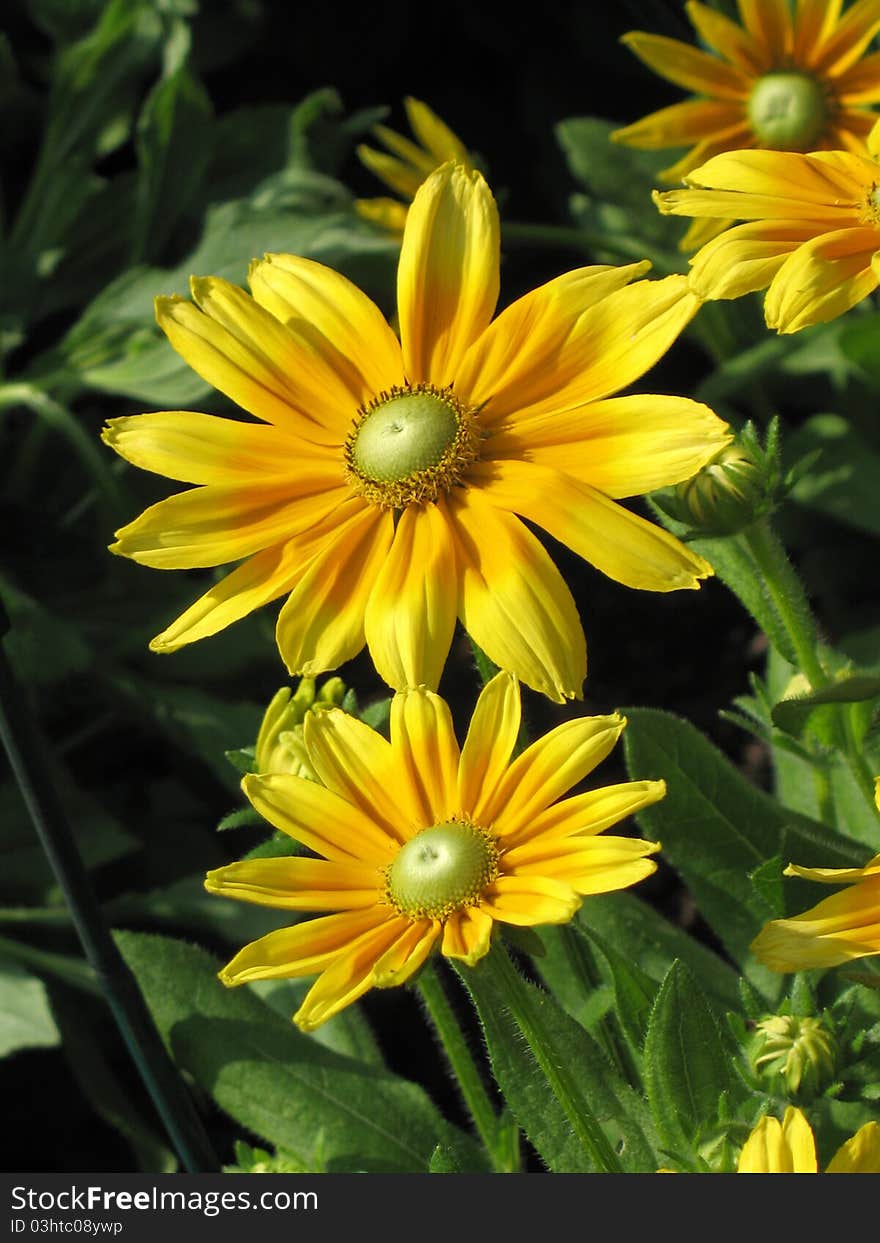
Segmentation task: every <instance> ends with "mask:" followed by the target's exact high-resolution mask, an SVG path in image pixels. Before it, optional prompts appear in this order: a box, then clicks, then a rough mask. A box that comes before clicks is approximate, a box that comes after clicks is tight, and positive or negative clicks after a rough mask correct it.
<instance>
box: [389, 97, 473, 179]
mask: <svg viewBox="0 0 880 1243" xmlns="http://www.w3.org/2000/svg"><path fill="white" fill-rule="evenodd" d="M403 106H404V108H405V109H406V117H407V120H408V121H409V124H410V128H411V129H412V132H413V133H414V134H415V136H416V138H418V140H419V142H420V143H421V144H422V146H423V147H424V148H425V149H426V150H428V151H430V153H431V155H432V156H433V157H434V161H435V166H436V165H439V164H445V163H446V161H447V160H457V161H458V162H459V164H467V163H468V158H469V157H468V150H467V147H465V145H464V143H463V142H462V141H461V139H460V138H459V137H458V135H457V134H455V133H454V132H453V131H452V130H451V129H450V128H449V126H448V125H446V124H445V123H444V122H443V121H441V120H440V118H439V117H438V116H437V114H436V112H432V111H431V109H430V108H429V107H428V105H427V104H425V103H422V101H421V100H420V99H414V98H413V96H412V95H407V97H406V98H405V99H404V101H403Z"/></svg>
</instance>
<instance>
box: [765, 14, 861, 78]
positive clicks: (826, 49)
mask: <svg viewBox="0 0 880 1243" xmlns="http://www.w3.org/2000/svg"><path fill="white" fill-rule="evenodd" d="M756 2H757V0H756ZM878 30H880V0H855V4H851V5H850V6H849V8H848V9H847V10H846V12H845V13H844V14H843V16H842V17H841V18H840V20H839V21H838V22H837V25H836V26H835V28H834V32H833V34H831V35H829V37H828V38H827V39H826V40H825V42H824V44H823V46H822V50H821V52H820V53H819V54H818V55H817V56H816V58H815V60H814V61H813V66H812V68H813V71H814V72H816V73H821V74H827V75H829V76H834V75H835V74H839V73H843V72H844V70H846V69H848V68H849V67H850V65H852V64H854V63H855V62H856V61H857V60H858V59H859V57H860V56H861V55H862V53H863V52H864V51H865V49H866V48H867V46H868V44H869V43H870V42H871V40H872V39H873V38H874V35H875V34H876V33H877V31H878Z"/></svg>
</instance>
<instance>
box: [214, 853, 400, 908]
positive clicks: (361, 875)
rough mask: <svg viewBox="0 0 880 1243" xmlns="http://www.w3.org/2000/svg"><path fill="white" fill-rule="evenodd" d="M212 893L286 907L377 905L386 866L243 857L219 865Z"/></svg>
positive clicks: (319, 860) (315, 860) (382, 888)
mask: <svg viewBox="0 0 880 1243" xmlns="http://www.w3.org/2000/svg"><path fill="white" fill-rule="evenodd" d="M205 888H206V889H207V890H208V892H209V893H216V894H219V895H220V896H221V897H225V898H238V899H240V900H242V901H245V902H255V903H257V904H258V905H260V906H274V907H278V908H279V909H280V910H285V911H350V910H356V909H358V908H362V907H367V906H375V905H376V903H377V902H378V901H379V900H380V899H381V898H382V895H383V894H384V892H385V889H384V884H383V877H382V873H381V871H380V870H379V869H378V868H377V867H376V866H375V865H374V866H372V867H369V866H367V865H366V864H364V863H361V862H357V863H349V862H344V863H343V862H328V861H327V860H325V859H294V858H287V859H244V860H243V861H242V862H241V863H230V864H227V866H226V867H222V868H215V869H214V870H213V871H211V872H209V873H208V875H207V877H206V878H205Z"/></svg>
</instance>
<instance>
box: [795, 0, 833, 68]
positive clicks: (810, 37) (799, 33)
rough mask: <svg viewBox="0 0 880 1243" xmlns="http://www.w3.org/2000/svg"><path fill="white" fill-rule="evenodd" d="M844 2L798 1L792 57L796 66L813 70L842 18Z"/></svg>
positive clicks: (826, 0)
mask: <svg viewBox="0 0 880 1243" xmlns="http://www.w3.org/2000/svg"><path fill="white" fill-rule="evenodd" d="M842 7H843V0H797V5H796V8H795V15H794V43H793V48H792V55H793V59H794V63H795V64H796V65H803V67H804V68H805V69H811V68H812V67H813V65H814V64H815V62H816V59H817V57H818V56H819V55H820V54H821V51H822V47H823V45H824V43H825V41H826V39H827V38H828V36H829V35H830V34H831V33H832V32H833V30H834V28H835V26H836V25H837V21H838V18H839V17H840V10H841V8H842Z"/></svg>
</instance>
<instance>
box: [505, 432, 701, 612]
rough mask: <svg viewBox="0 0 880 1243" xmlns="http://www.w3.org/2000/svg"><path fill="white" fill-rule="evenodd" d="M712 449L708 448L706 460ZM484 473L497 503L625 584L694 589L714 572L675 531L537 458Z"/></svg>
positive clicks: (649, 588) (652, 588)
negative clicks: (674, 533)
mask: <svg viewBox="0 0 880 1243" xmlns="http://www.w3.org/2000/svg"><path fill="white" fill-rule="evenodd" d="M714 451H715V450H714V449H713V450H712V451H711V452H709V453H707V459H708V457H711V456H712V452H714ZM481 473H483V472H482V471H481ZM484 477H485V478H486V482H485V483H484V491H485V494H486V496H487V497H488V498H489V500H490V501H491V502H492V503H493V504H494V505H497V506H498V507H499V508H500V509H510V510H513V511H514V512H516V513H519V514H521V515H522V516H523V517H524V518H527V519H528V520H529V521H530V522H535V523H537V525H538V526H540V527H543V528H544V530H545V531H547V532H549V534H550V535H552V536H553V538H554V539H558V540H560V541H561V543H563V544H566V545H567V546H568V547H569V548H571V549H572V550H573V551H574V552H576V553H577V554H578V555H579V556H581V557H583V558H584V560H585V561H589V562H590V564H591V565H594V566H596V568H597V569H599V570H601V571H602V573H603V574H607V575H608V577H609V578H613V579H614V580H615V581H616V582H618V583H623V584H624V585H625V586H627V587H635V588H637V589H639V590H641V591H679V590H681V589H695V588H698V587H699V585H700V579H703V578H706V577H708V576H709V575H711V574H712V572H713V571H712V567H711V566H710V565H709V563H708V562H707V561H704V560H703V558H702V557H700V556H698V555H697V554H696V553H695V552H692V551H691V550H690V549H689V548H688V547H687V546H686V545H684V544H682V543H681V541H680V540H677V539H676V538H675V536H674V535H670V534H669V532H668V531H664V530H663V529H662V527H658V526H655V525H654V523H652V522H647V521H646V520H645V519H644V518H640V517H639V516H638V514H633V513H631V512H630V511H629V510H628V509H624V508H623V506H621V505H618V504H617V503H616V502H615V501H612V500H609V498H608V497H606V496H604V495H603V494H602V493H601V492H598V491H596V489H595V488H591V487H590V486H589V484H585V483H580V482H579V481H578V480H576V479H573V478H572V477H571V475H565V474H563V473H562V472H561V471H557V470H550V469H549V468H547V467H544V466H538V465H537V464H536V463H534V462H510V461H508V462H492V463H488V464H487V467H486V470H485V475H484Z"/></svg>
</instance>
